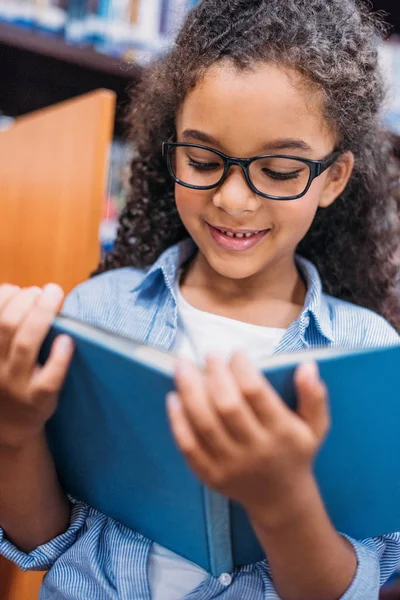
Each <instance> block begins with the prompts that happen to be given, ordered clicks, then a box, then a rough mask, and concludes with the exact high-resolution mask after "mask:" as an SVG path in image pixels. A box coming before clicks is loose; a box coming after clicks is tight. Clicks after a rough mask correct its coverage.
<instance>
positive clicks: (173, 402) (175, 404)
mask: <svg viewBox="0 0 400 600" xmlns="http://www.w3.org/2000/svg"><path fill="white" fill-rule="evenodd" d="M167 404H168V406H169V408H171V409H172V410H176V409H177V408H179V407H180V405H181V403H180V400H179V397H178V394H177V393H176V392H169V394H167Z"/></svg>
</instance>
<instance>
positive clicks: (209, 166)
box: [187, 158, 220, 171]
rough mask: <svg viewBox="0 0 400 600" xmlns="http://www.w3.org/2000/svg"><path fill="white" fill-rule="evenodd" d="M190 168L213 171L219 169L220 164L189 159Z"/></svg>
mask: <svg viewBox="0 0 400 600" xmlns="http://www.w3.org/2000/svg"><path fill="white" fill-rule="evenodd" d="M187 164H188V165H189V167H193V168H194V169H197V170H198V171H212V170H213V169H219V168H220V164H219V163H216V162H197V161H195V160H193V159H191V158H189V159H188V163H187Z"/></svg>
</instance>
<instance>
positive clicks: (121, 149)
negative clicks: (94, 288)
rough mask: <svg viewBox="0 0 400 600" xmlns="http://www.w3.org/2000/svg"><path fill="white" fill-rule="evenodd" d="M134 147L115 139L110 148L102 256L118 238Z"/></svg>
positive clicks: (101, 229) (102, 230)
mask: <svg viewBox="0 0 400 600" xmlns="http://www.w3.org/2000/svg"><path fill="white" fill-rule="evenodd" d="M133 152H134V149H133V146H132V145H131V144H128V143H127V142H124V141H121V140H118V139H114V140H113V142H112V144H111V148H110V159H109V175H108V191H107V195H106V199H105V204H104V211H103V219H102V222H101V225H100V246H101V252H102V254H105V253H106V252H109V251H110V250H112V249H113V247H114V241H115V238H116V236H117V229H118V218H119V215H120V213H121V211H122V209H123V208H124V206H125V204H126V201H127V196H128V192H129V178H130V163H131V160H132V158H133Z"/></svg>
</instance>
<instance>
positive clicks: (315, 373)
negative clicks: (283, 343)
mask: <svg viewBox="0 0 400 600" xmlns="http://www.w3.org/2000/svg"><path fill="white" fill-rule="evenodd" d="M295 384H296V390H297V414H298V415H299V416H300V417H301V418H302V419H304V421H305V422H306V423H307V425H308V426H309V427H310V428H311V429H312V431H313V432H314V434H315V435H316V436H317V438H318V440H319V441H320V442H322V441H323V439H324V437H325V435H326V434H327V432H328V429H329V425H330V415H329V406H328V391H327V388H326V385H325V384H324V382H323V381H322V380H321V379H320V376H319V370H318V365H317V364H316V363H305V364H303V365H300V366H299V367H298V369H297V371H296V375H295Z"/></svg>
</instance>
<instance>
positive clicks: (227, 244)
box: [207, 223, 271, 251]
mask: <svg viewBox="0 0 400 600" xmlns="http://www.w3.org/2000/svg"><path fill="white" fill-rule="evenodd" d="M207 226H208V229H209V231H210V234H211V237H212V238H213V240H214V241H215V242H216V243H217V244H218V246H220V247H221V248H225V249H226V250H235V251H244V250H250V249H251V248H254V246H256V245H257V244H258V243H259V242H260V241H261V240H262V239H263V238H264V237H265V236H266V235H267V234H268V233H269V232H270V231H271V230H270V229H264V230H262V231H256V232H254V231H249V230H247V231H246V230H237V231H234V230H229V229H219V228H217V227H213V226H212V225H210V224H209V223H207Z"/></svg>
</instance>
